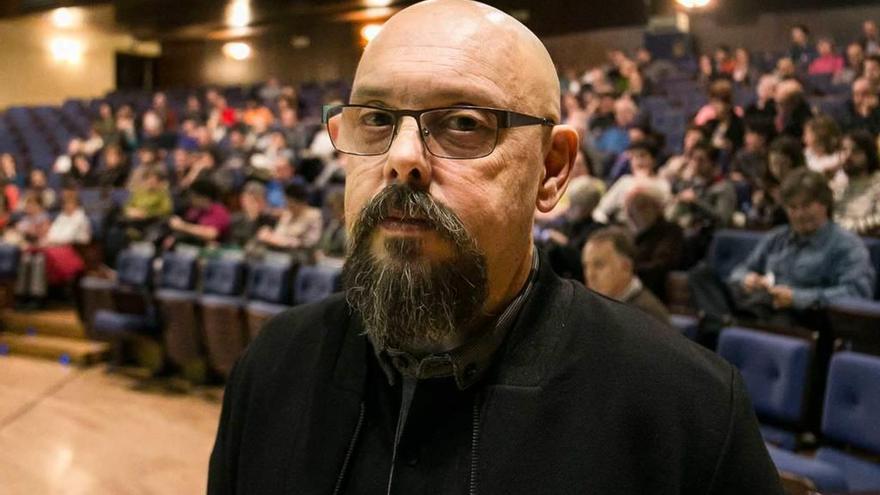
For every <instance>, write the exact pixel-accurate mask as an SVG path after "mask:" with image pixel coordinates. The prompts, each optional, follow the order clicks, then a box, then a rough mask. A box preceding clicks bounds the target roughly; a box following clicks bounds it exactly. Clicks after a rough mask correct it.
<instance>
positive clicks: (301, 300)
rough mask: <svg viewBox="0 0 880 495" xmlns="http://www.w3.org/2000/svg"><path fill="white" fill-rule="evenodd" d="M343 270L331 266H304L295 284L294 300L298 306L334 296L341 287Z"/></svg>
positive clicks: (298, 273) (297, 275)
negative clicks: (340, 280) (340, 276)
mask: <svg viewBox="0 0 880 495" xmlns="http://www.w3.org/2000/svg"><path fill="white" fill-rule="evenodd" d="M340 273H341V269H340V268H337V267H331V266H322V265H316V266H304V267H302V268H300V269H299V271H298V272H297V274H296V279H295V280H294V282H293V298H294V303H296V304H305V303H310V302H315V301H320V300H321V299H324V298H325V297H327V296H329V295H330V294H332V293H333V292H334V291H336V289H337V288H338V285H339V275H340Z"/></svg>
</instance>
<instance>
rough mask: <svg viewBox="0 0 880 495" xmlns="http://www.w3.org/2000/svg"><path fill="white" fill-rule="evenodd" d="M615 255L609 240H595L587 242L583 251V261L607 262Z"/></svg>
mask: <svg viewBox="0 0 880 495" xmlns="http://www.w3.org/2000/svg"><path fill="white" fill-rule="evenodd" d="M615 254H616V252H615V251H614V247H613V246H612V245H611V241H610V240H605V239H601V240H596V241H589V242H587V245H586V248H585V249H584V260H585V261H601V260H608V259H609V258H611V257H613V256H614V255H615Z"/></svg>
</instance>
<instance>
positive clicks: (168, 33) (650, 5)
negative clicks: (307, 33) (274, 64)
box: [0, 0, 877, 39]
mask: <svg viewBox="0 0 880 495" xmlns="http://www.w3.org/2000/svg"><path fill="white" fill-rule="evenodd" d="M714 1H715V2H716V4H717V5H718V7H717V9H716V15H718V16H719V17H721V18H722V20H724V19H727V20H729V22H749V20H751V19H754V17H755V16H756V15H758V14H759V13H761V12H767V11H779V10H789V9H799V8H800V9H803V8H811V7H827V6H829V5H830V4H831V0H714ZM229 2H230V0H117V1H114V2H110V1H106V0H105V1H101V0H0V16H13V15H20V14H26V13H32V12H37V11H42V10H48V9H52V8H56V7H62V6H73V5H93V4H102V3H113V4H114V5H115V6H116V18H117V19H116V20H117V23H118V24H119V25H121V26H122V27H123V28H125V29H126V30H128V31H130V32H133V33H134V34H135V35H136V36H138V37H141V38H159V39H175V38H202V37H205V36H209V35H211V34H212V33H213V34H214V35H218V33H219V36H223V31H222V30H223V29H224V19H225V14H226V8H227V5H228V4H229ZM673 2H674V0H611V1H609V0H540V1H535V0H487V1H486V3H489V4H491V5H494V6H496V7H498V8H501V9H503V10H505V11H507V12H510V13H511V14H513V15H514V16H515V17H517V18H519V19H521V20H523V21H524V22H525V23H526V24H527V25H528V26H529V27H530V28H531V29H532V30H534V31H535V32H536V33H537V34H538V35H539V36H549V35H556V34H564V33H568V32H575V31H583V30H588V29H597V28H603V27H612V26H625V25H636V24H643V23H644V22H645V21H646V19H647V16H648V15H649V12H655V11H657V10H661V9H668V8H670V7H669V6H670V5H672V4H673ZM876 2H877V0H833V5H834V6H843V5H859V4H875V3H876ZM367 3H369V2H368V0H250V5H251V12H252V21H251V22H250V23H249V26H250V27H251V28H252V32H251V33H250V34H254V33H258V32H261V31H267V30H279V29H290V28H291V27H295V26H302V25H310V26H314V25H315V24H321V23H326V22H339V21H340V19H351V18H352V17H357V16H358V15H362V14H363V12H364V11H365V9H366V4H367ZM412 3H415V2H414V1H412V0H395V1H393V2H392V7H395V8H399V7H403V6H406V5H409V4H412Z"/></svg>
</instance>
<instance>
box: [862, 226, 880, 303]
mask: <svg viewBox="0 0 880 495" xmlns="http://www.w3.org/2000/svg"><path fill="white" fill-rule="evenodd" d="M862 240H863V241H865V247H867V248H868V254H869V255H871V266H873V267H874V274H875V276H876V280H875V283H876V285H875V286H874V299H877V300H880V239H875V238H871V237H862Z"/></svg>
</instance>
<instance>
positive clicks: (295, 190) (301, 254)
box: [257, 181, 324, 262]
mask: <svg viewBox="0 0 880 495" xmlns="http://www.w3.org/2000/svg"><path fill="white" fill-rule="evenodd" d="M284 195H285V197H286V199H287V207H286V208H285V210H284V212H283V213H281V217H280V218H279V219H278V223H276V224H275V227H274V228H270V227H262V228H261V229H259V230H258V231H257V240H258V241H260V242H262V243H263V244H264V245H266V246H267V247H268V248H269V249H274V250H279V251H285V252H288V253H290V254H292V255H293V256H294V259H296V260H298V261H300V262H309V261H311V259H312V257H313V253H314V248H315V247H316V246H317V244H318V241H320V240H321V232H322V229H323V223H324V221H323V217H322V215H321V210H319V209H318V208H314V207H311V206H309V204H308V196H309V191H308V188H307V187H306V186H305V185H304V184H303V183H301V182H297V181H294V182H291V183H290V184H289V185H288V186H287V187H285V188H284Z"/></svg>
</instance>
